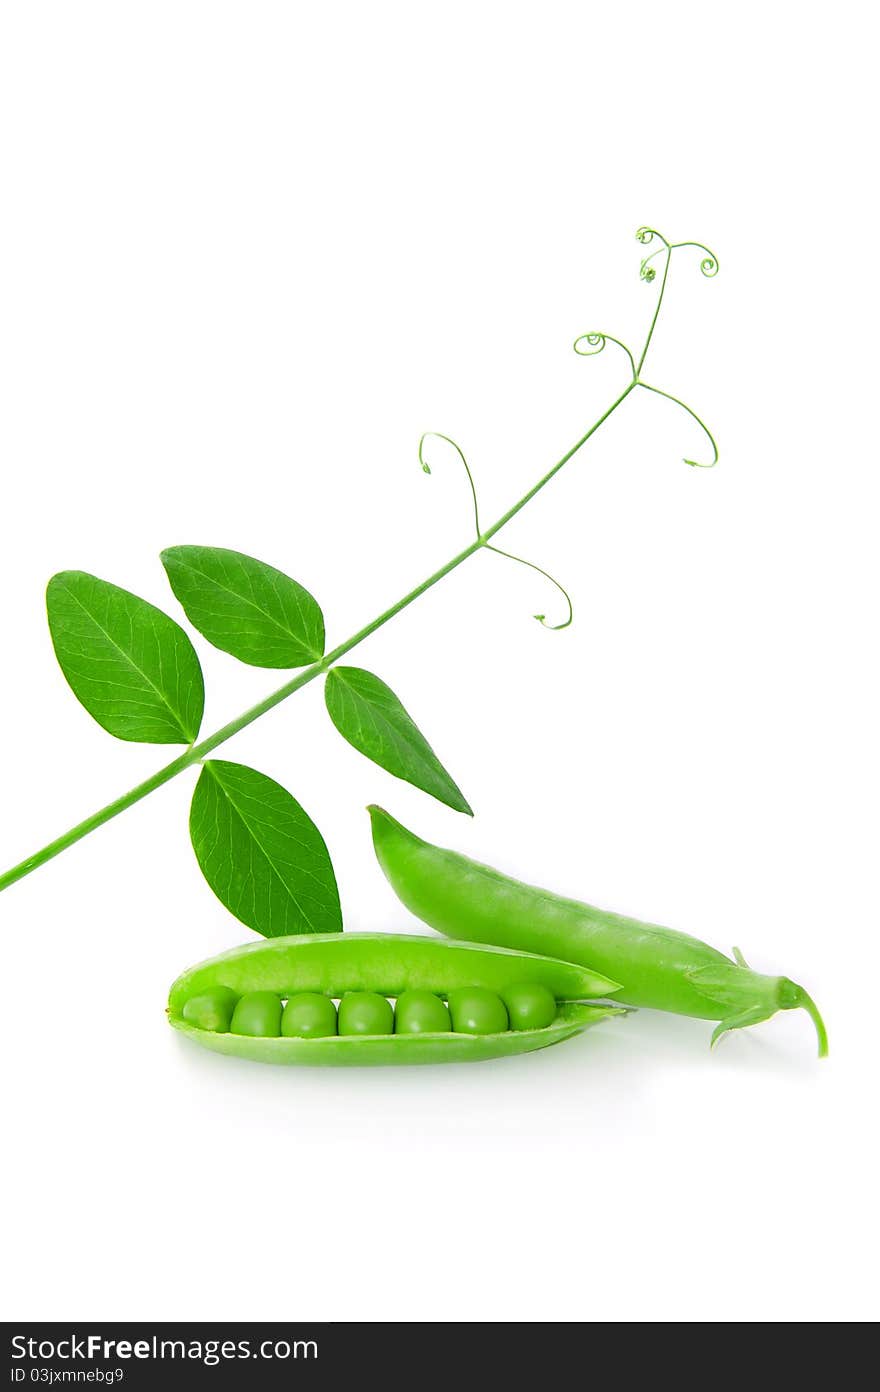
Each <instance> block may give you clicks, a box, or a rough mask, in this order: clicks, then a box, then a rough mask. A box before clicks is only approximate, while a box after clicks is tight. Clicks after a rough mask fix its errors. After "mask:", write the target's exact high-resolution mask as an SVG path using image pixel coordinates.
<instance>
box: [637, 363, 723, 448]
mask: <svg viewBox="0 0 880 1392" xmlns="http://www.w3.org/2000/svg"><path fill="white" fill-rule="evenodd" d="M639 386H640V387H644V389H645V391H649V392H654V394H655V396H665V397H666V400H667V401H673V402H674V403H675V405H676V406H680V407H681V409H682V410H683V411H687V413H688V415H689V416H692V417H693V419H694V420H695V421H696V422H697V425H698V426H699V427H700V429H701V430H702V431H703V434H704V435H705V436H706V439H707V440H708V441H709V444H710V445H711V446H712V458H711V460H709V461H708V463H707V462H706V461H705V460H701V459H686V460H685V461H684V462H685V464H689V465H690V467H691V468H692V469H714V468H715V465H716V464H717V463H718V446H717V444H716V443H715V436H714V435H713V434H712V432H711V430H710V429H709V427H708V425H706V423H705V421H702V420H700V417H699V416H698V415H697V413H696V411H693V410H691V408H690V406H688V405H687V404H686V403H685V402H684V401H679V399H678V397H677V396H672V395H671V394H670V393H669V392H666V391H661V390H660V388H659V387H650V386H648V383H647V382H639Z"/></svg>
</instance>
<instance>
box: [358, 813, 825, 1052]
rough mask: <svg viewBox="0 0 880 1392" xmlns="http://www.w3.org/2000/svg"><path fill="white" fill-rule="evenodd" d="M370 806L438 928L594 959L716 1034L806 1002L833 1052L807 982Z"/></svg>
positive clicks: (395, 867)
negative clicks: (535, 878)
mask: <svg viewBox="0 0 880 1392" xmlns="http://www.w3.org/2000/svg"><path fill="white" fill-rule="evenodd" d="M369 811H370V816H371V819H372V824H373V845H374V847H375V850H376V856H377V858H378V861H379V864H380V865H381V867H382V869H383V871H384V872H385V875H386V876H387V878H388V880H389V882H390V884H391V887H392V888H393V889H394V891H395V893H396V894H397V895H398V897H399V898H400V899H401V901H402V902H403V903H404V904H405V905H406V907H407V908H408V909H410V910H411V912H412V913H414V914H416V915H417V916H418V917H419V918H421V919H423V920H424V921H425V923H428V924H430V926H431V927H432V928H435V929H436V930H437V931H438V932H440V933H446V934H449V936H451V937H455V938H457V939H464V940H466V941H470V942H482V943H494V944H498V945H501V946H504V947H510V948H516V949H519V950H522V951H526V952H546V953H550V954H551V955H552V956H555V957H559V958H562V959H564V960H565V961H571V962H581V963H584V964H586V963H588V964H589V966H590V967H591V968H593V969H594V970H596V971H599V972H604V973H606V974H607V975H608V976H609V977H612V978H613V979H614V980H615V981H619V982H620V983H621V989H620V991H619V993H618V994H617V997H616V998H617V999H618V1000H620V1001H621V1002H622V1003H625V1004H628V1005H635V1006H646V1007H649V1008H652V1009H655V1010H668V1011H673V1012H675V1013H677V1014H680V1015H692V1016H696V1017H698V1018H700V1019H705V1020H717V1021H718V1022H719V1023H718V1025H717V1027H716V1029H715V1031H714V1033H713V1035H712V1042H713V1044H715V1043H717V1041H718V1039H720V1038H721V1036H722V1035H723V1034H725V1033H727V1031H728V1030H733V1029H742V1028H744V1027H745V1026H747V1025H755V1024H758V1023H760V1022H761V1021H762V1020H767V1019H769V1018H770V1016H771V1015H774V1014H775V1013H776V1011H778V1010H795V1009H798V1008H801V1009H804V1010H806V1011H807V1012H808V1014H809V1015H810V1017H811V1019H812V1020H813V1023H814V1025H815V1028H816V1034H817V1036H818V1042H819V1055H820V1057H824V1055H825V1054H826V1053H827V1052H828V1039H827V1035H826V1032H825V1026H824V1023H823V1021H822V1017H821V1015H820V1014H819V1011H818V1009H817V1007H816V1005H815V1004H814V1002H813V1001H812V999H811V998H810V996H809V995H808V994H807V992H806V991H805V990H804V988H803V987H802V986H798V985H797V984H796V983H795V982H793V981H790V980H789V979H788V977H785V976H765V975H763V974H762V973H760V972H755V971H752V970H751V969H750V968H749V967H748V966H747V964H746V962H745V960H744V959H743V956H742V954H741V953H740V952H739V950H738V949H734V958H735V960H733V961H732V960H731V959H730V958H729V957H725V956H724V954H723V953H722V952H718V951H717V950H716V949H715V948H713V947H709V946H708V944H706V943H703V942H700V941H699V939H697V938H692V937H690V936H688V934H686V933H679V932H676V931H675V930H673V929H671V928H661V927H658V926H656V925H654V924H651V923H641V922H639V921H638V920H636V919H633V918H624V917H623V916H622V915H621V914H613V913H607V912H605V911H604V910H601V909H596V908H593V907H592V906H591V905H589V904H581V903H579V902H578V901H577V900H574V899H563V898H562V897H561V896H559V895H557V894H551V893H550V892H549V891H547V890H543V889H537V888H535V887H534V886H532V885H527V884H523V883H521V882H520V881H519V880H514V879H511V878H510V877H509V876H507V875H502V874H501V873H500V872H499V871H497V870H493V869H491V868H490V867H489V866H487V865H480V864H478V863H477V862H476V861H473V860H470V859H468V857H467V856H463V855H459V854H458V853H457V852H455V851H449V850H444V849H442V848H441V847H439V846H432V845H431V844H430V843H429V842H427V841H423V840H422V839H421V838H420V837H418V836H416V835H414V834H413V832H411V831H408V830H407V828H406V827H404V826H401V824H400V822H398V821H395V819H394V818H393V817H391V816H389V815H388V813H387V812H385V811H383V810H382V808H380V807H371V808H370V809H369Z"/></svg>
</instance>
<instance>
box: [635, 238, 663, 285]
mask: <svg viewBox="0 0 880 1392" xmlns="http://www.w3.org/2000/svg"><path fill="white" fill-rule="evenodd" d="M669 251H670V248H669V247H668V246H667V245H666V243H665V242H664V244H663V246H662V247H657V248H656V250H655V251H652V252H651V255H650V256H646V257H645V259H644V261H642V263H641V265H640V266H639V277H640V278H641V279H642V280H645V281H647V283H648V284H649V285H650V284H651V282H652V281H653V280H656V279H657V270H656V267H654V266H652V265H651V262H652V261H653V260H654V258H655V257H656V256H668V255H669Z"/></svg>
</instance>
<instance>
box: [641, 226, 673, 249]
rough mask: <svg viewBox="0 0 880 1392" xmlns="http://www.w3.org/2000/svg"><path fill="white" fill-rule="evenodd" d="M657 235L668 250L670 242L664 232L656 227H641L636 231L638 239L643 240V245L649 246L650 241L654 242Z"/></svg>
mask: <svg viewBox="0 0 880 1392" xmlns="http://www.w3.org/2000/svg"><path fill="white" fill-rule="evenodd" d="M655 237H656V238H657V240H658V241H659V242H662V243H663V245H664V246H665V247H666V250H667V251H668V250H669V243H668V242H667V240H666V238H665V237H664V236H663V233H662V232H658V231H657V229H656V227H640V228H639V230H638V232H637V233H636V241H637V242H641V244H642V246H647V245H648V243H649V242H653V240H654V238H655Z"/></svg>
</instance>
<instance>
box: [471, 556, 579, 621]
mask: <svg viewBox="0 0 880 1392" xmlns="http://www.w3.org/2000/svg"><path fill="white" fill-rule="evenodd" d="M486 550H487V551H494V552H495V555H496V556H504V557H505V559H506V560H508V561H516V563H517V565H524V566H528V568H529V570H535V571H537V572H538V574H539V575H543V577H544V579H545V580H549V581H550V584H551V585H555V587H556V589H557V590H558V591H559V593H560V594H561V595H562V597H563V599H564V600H565V602H566V604H567V606H568V614H567V616H566V618H565V619H563V621H562V623H556V624H552V623H548V622H547V616H546V614H535V615H533V617H534V618H536V619H537V620H538V623H539V624H541V625H542V626H543V627H544V628H549V629H550V631H551V633H560V632H561V631H562V629H563V628H568V627H569V625H570V624H571V621H572V619H573V618H574V609H573V608H572V603H571V595H570V594H569V593H568V590H566V589H565V588H564V586H562V585H560V583H559V581H558V580H554V578H553V576H552V575H550V574H549V572H548V571H546V570H543V569H542V568H541V566H539V565H535V563H534V561H527V560H526V559H525V558H524V557H523V556H514V554H513V552H512V551H502V550H501V548H500V547H499V546H492V545H490V543H489V542H486Z"/></svg>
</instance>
